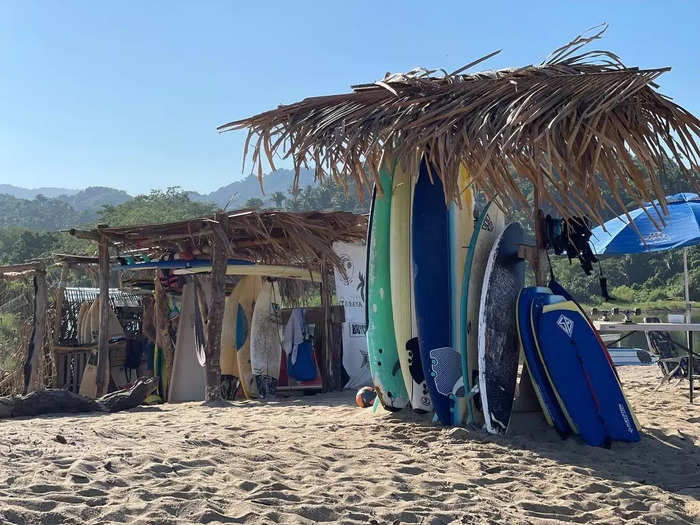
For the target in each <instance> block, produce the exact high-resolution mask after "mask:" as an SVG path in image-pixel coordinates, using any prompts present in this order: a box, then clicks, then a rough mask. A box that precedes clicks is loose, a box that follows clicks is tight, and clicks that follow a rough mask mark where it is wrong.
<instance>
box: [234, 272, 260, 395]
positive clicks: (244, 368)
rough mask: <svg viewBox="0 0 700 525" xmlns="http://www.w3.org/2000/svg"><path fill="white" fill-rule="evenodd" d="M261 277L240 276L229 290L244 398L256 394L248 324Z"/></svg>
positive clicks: (237, 359)
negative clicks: (233, 310)
mask: <svg viewBox="0 0 700 525" xmlns="http://www.w3.org/2000/svg"><path fill="white" fill-rule="evenodd" d="M261 288H262V279H261V278H260V277H259V276H254V275H248V276H244V277H242V278H241V280H240V281H238V284H237V285H236V287H235V288H234V289H233V291H232V292H231V297H233V301H235V302H236V303H237V305H238V306H237V309H236V361H237V363H238V373H239V379H240V380H241V388H242V389H243V393H244V394H245V396H246V398H248V399H254V398H256V397H257V396H258V387H257V385H256V384H255V378H254V377H253V367H252V365H251V363H250V325H251V320H252V318H253V308H254V306H255V300H256V299H257V297H258V294H260V290H261Z"/></svg>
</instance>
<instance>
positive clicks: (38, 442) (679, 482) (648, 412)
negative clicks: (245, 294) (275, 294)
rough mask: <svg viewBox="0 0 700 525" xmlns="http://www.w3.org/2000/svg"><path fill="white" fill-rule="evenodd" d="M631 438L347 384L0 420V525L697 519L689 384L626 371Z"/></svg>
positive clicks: (648, 371)
mask: <svg viewBox="0 0 700 525" xmlns="http://www.w3.org/2000/svg"><path fill="white" fill-rule="evenodd" d="M621 376H622V379H623V381H624V384H625V387H626V392H627V395H628V397H629V399H630V401H631V403H632V404H633V406H634V408H635V409H636V413H637V416H638V419H639V421H640V422H641V424H642V425H643V427H644V436H643V438H642V441H641V442H640V443H637V444H623V443H615V444H614V445H613V447H612V449H610V450H605V449H600V448H592V447H588V446H586V445H584V444H583V442H582V441H580V439H578V438H573V439H569V440H567V441H561V440H560V439H559V437H558V436H557V435H556V433H554V431H552V430H551V429H548V428H546V426H545V424H544V423H543V419H542V418H541V416H537V415H534V416H533V415H519V416H518V418H517V421H516V429H515V430H514V431H513V433H512V434H511V435H509V436H506V437H495V436H489V435H487V434H485V433H483V432H482V431H479V430H472V429H464V428H439V427H434V426H432V425H431V424H430V421H428V420H426V419H425V418H423V419H421V418H420V417H417V416H413V415H411V414H408V413H405V414H402V413H398V414H390V413H387V412H384V411H383V410H381V409H380V410H379V411H378V412H377V413H376V414H373V413H372V410H371V409H359V408H356V407H354V405H353V402H354V396H353V395H352V394H349V393H344V394H329V395H316V396H306V397H301V398H297V399H293V400H286V401H281V402H273V403H269V404H265V405H263V404H260V403H257V402H236V403H233V404H231V406H229V407H218V408H210V407H202V406H200V405H199V404H198V403H186V404H180V405H170V406H167V405H166V406H160V407H144V408H138V409H135V410H132V411H130V412H124V413H118V414H111V415H107V414H100V415H98V414H88V415H82V416H77V417H76V416H46V417H40V418H34V419H17V420H8V421H0V523H112V522H114V523H276V522H282V523H317V522H323V521H327V522H344V523H453V522H454V523H532V522H534V523H542V522H555V521H561V522H580V523H623V522H626V523H698V522H700V502H699V499H700V453H699V452H698V450H699V449H698V446H699V445H700V443H699V441H698V440H699V439H700V410H699V409H698V408H697V406H696V407H694V408H692V407H690V406H689V404H688V402H687V383H686V384H684V385H683V386H679V387H675V388H674V387H671V386H665V387H663V388H662V389H661V390H660V391H659V392H654V391H653V388H654V386H655V385H656V383H657V382H658V380H659V377H660V376H659V371H658V369H657V368H656V367H649V368H644V367H627V368H622V369H621Z"/></svg>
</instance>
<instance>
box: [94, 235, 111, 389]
mask: <svg viewBox="0 0 700 525" xmlns="http://www.w3.org/2000/svg"><path fill="white" fill-rule="evenodd" d="M98 259H99V273H98V281H99V285H100V286H99V287H100V320H99V323H100V327H99V328H100V331H99V336H98V339H97V378H96V379H95V384H96V387H97V395H96V397H101V396H103V395H104V394H106V393H107V389H108V388H109V308H110V306H109V277H110V275H109V274H110V268H109V246H108V244H107V238H106V237H100V241H99V245H98Z"/></svg>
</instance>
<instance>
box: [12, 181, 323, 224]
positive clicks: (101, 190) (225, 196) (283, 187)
mask: <svg viewBox="0 0 700 525" xmlns="http://www.w3.org/2000/svg"><path fill="white" fill-rule="evenodd" d="M293 183H294V171H292V170H288V169H280V170H276V171H275V172H272V173H268V174H266V175H264V177H263V185H264V189H265V194H264V195H263V194H262V192H261V191H260V184H259V182H258V178H257V177H256V176H255V175H248V176H247V177H245V178H244V179H242V180H239V181H235V182H232V183H231V184H227V185H226V186H222V187H221V188H219V189H218V190H215V191H213V192H211V193H206V194H201V193H198V192H196V191H188V192H187V194H188V195H189V197H190V199H191V200H193V201H196V202H210V203H213V204H215V205H216V206H217V207H219V208H222V209H223V208H224V207H225V208H226V209H228V210H235V209H237V208H242V207H244V206H245V204H246V201H248V199H253V198H258V199H262V200H263V201H264V202H265V204H266V205H268V204H270V203H271V202H272V195H273V194H274V193H276V192H282V193H283V194H284V195H285V197H289V189H290V188H291V186H292V184H293ZM308 185H314V172H313V170H309V169H306V170H301V171H300V173H299V188H301V189H303V188H305V187H306V186H308ZM39 196H41V197H39ZM37 197H39V198H37ZM132 198H133V197H132V196H131V195H129V194H128V193H126V192H125V191H123V190H117V189H114V188H109V187H105V186H91V187H88V188H85V189H82V190H76V189H67V188H50V187H44V188H22V187H19V186H13V185H11V184H0V227H7V226H19V227H26V228H30V229H36V230H57V229H61V228H66V227H70V226H75V225H78V224H92V223H94V222H95V221H96V220H97V217H98V215H97V212H98V211H99V210H100V209H101V208H102V206H105V205H109V206H116V205H119V204H122V203H124V202H127V201H129V200H131V199H132Z"/></svg>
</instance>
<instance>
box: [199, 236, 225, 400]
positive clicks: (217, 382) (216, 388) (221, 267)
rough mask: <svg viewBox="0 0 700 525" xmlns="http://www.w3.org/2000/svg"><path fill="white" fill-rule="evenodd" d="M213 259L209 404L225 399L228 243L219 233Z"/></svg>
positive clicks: (208, 348) (208, 343)
mask: <svg viewBox="0 0 700 525" xmlns="http://www.w3.org/2000/svg"><path fill="white" fill-rule="evenodd" d="M212 242H213V246H212V257H211V292H210V295H209V308H208V312H207V344H206V347H205V353H206V356H207V362H206V365H205V372H206V373H205V377H206V382H205V390H204V401H205V402H217V401H221V400H222V399H223V397H222V395H221V364H220V357H221V326H222V324H223V320H224V302H225V300H226V289H225V281H226V263H227V256H226V254H227V250H228V246H227V245H228V241H227V239H226V238H225V236H224V235H223V234H222V233H221V232H216V231H215V235H214V237H213V239H212Z"/></svg>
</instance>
